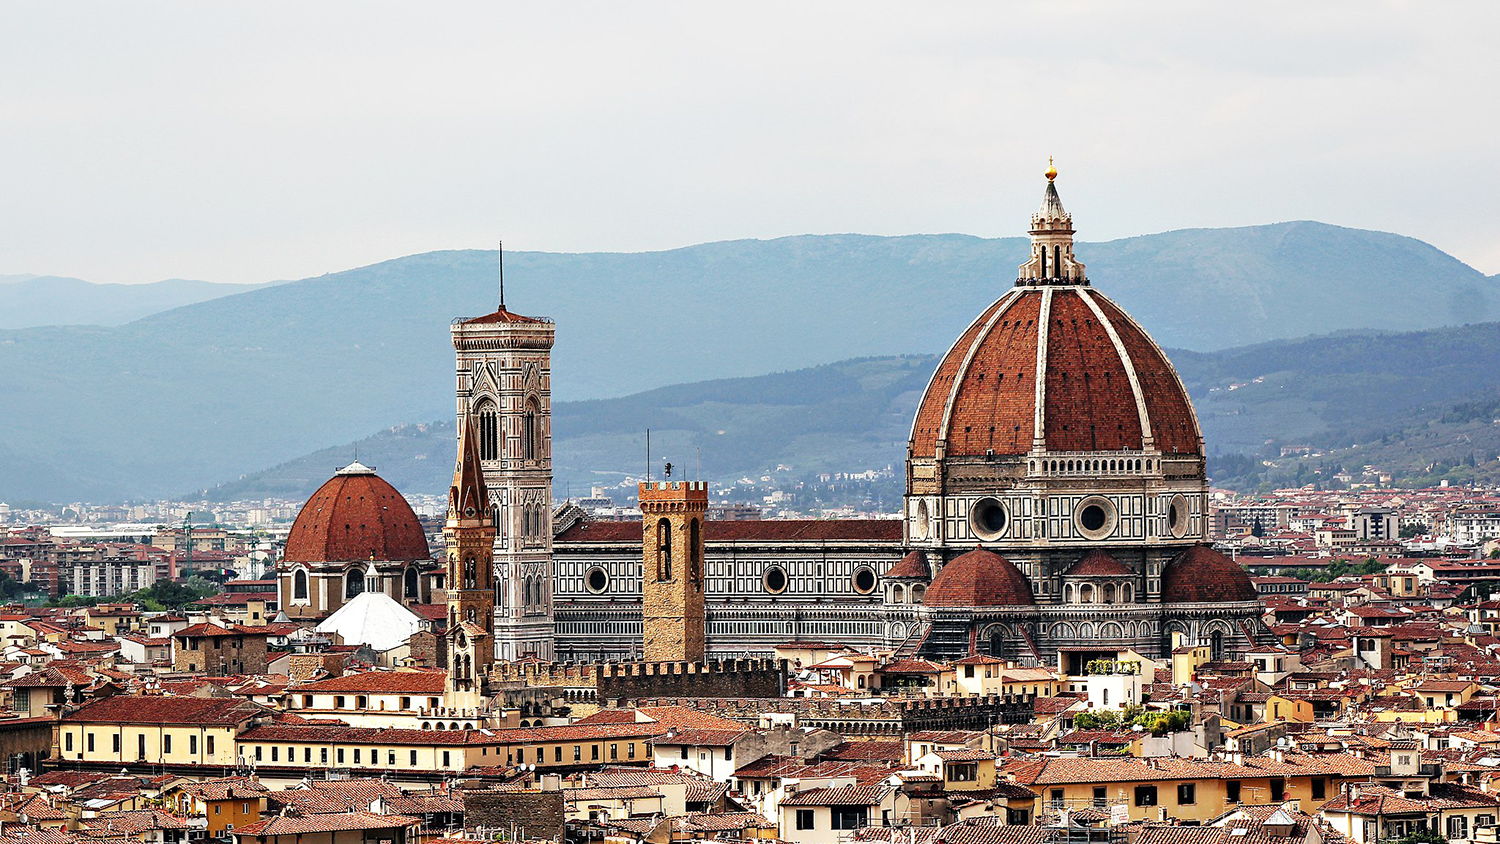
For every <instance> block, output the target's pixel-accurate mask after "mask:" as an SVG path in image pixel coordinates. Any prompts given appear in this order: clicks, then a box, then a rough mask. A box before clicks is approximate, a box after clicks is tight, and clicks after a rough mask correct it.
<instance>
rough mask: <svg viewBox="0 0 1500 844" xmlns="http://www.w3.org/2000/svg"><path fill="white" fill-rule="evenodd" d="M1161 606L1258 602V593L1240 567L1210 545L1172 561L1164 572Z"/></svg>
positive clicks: (1188, 551) (1194, 548)
mask: <svg viewBox="0 0 1500 844" xmlns="http://www.w3.org/2000/svg"><path fill="white" fill-rule="evenodd" d="M1161 595H1162V603H1166V604H1214V603H1227V602H1239V601H1255V600H1258V598H1259V593H1257V592H1256V591H1255V585H1254V584H1253V583H1251V582H1250V575H1249V574H1247V573H1246V572H1245V570H1244V569H1243V568H1241V567H1240V565H1239V564H1238V563H1236V562H1234V561H1233V560H1231V559H1229V558H1228V557H1226V556H1224V555H1223V554H1220V553H1219V552H1218V551H1215V550H1214V549H1213V548H1210V547H1209V546H1207V545H1194V546H1193V547H1191V548H1189V549H1187V550H1186V551H1183V552H1182V553H1180V554H1178V555H1177V556H1175V557H1173V558H1172V561H1171V562H1169V563H1167V565H1166V568H1164V569H1162V573H1161Z"/></svg>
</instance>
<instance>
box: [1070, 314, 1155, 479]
mask: <svg viewBox="0 0 1500 844" xmlns="http://www.w3.org/2000/svg"><path fill="white" fill-rule="evenodd" d="M1078 295H1079V296H1081V297H1083V301H1084V304H1086V305H1088V306H1089V310H1090V311H1093V313H1094V316H1095V317H1097V318H1098V320H1099V324H1100V325H1102V326H1104V331H1105V333H1107V334H1108V335H1109V340H1110V342H1111V343H1113V344H1114V347H1115V354H1116V355H1118V356H1119V358H1120V363H1121V365H1123V366H1124V367H1125V377H1126V378H1128V379H1130V390H1131V392H1132V393H1134V394H1135V412H1136V415H1137V417H1139V419H1140V425H1141V443H1142V445H1143V446H1144V447H1145V448H1147V449H1150V448H1155V439H1154V438H1153V437H1152V436H1151V413H1150V412H1149V411H1148V410H1147V409H1146V394H1145V392H1144V391H1143V390H1142V389H1141V379H1140V378H1139V377H1138V376H1137V375H1136V374H1135V361H1133V360H1131V358H1130V352H1129V351H1127V350H1126V349H1125V343H1124V341H1122V340H1121V339H1120V332H1118V331H1116V330H1115V325H1114V323H1113V322H1112V321H1111V320H1110V318H1109V317H1107V316H1105V314H1104V309H1102V308H1100V307H1099V303H1098V302H1095V301H1094V294H1093V293H1092V292H1090V291H1089V290H1087V289H1085V288H1079V290H1078Z"/></svg>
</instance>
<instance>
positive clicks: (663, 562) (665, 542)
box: [656, 519, 672, 580]
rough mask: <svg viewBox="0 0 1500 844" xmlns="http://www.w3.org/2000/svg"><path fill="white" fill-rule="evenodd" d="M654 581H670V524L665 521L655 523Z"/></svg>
mask: <svg viewBox="0 0 1500 844" xmlns="http://www.w3.org/2000/svg"><path fill="white" fill-rule="evenodd" d="M656 579H657V580H671V579H672V523H671V522H669V521H667V520H666V519H662V520H661V521H659V522H657V523H656Z"/></svg>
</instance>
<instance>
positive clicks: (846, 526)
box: [555, 519, 901, 545]
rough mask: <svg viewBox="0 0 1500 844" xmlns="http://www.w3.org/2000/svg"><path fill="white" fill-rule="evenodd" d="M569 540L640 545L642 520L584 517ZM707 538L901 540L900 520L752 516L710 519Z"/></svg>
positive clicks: (566, 535)
mask: <svg viewBox="0 0 1500 844" xmlns="http://www.w3.org/2000/svg"><path fill="white" fill-rule="evenodd" d="M555 541H556V542H558V543H569V542H625V543H631V544H635V545H639V544H640V542H641V523H640V522H601V521H594V520H592V519H584V520H582V521H580V522H578V523H577V524H575V525H573V526H572V527H570V528H568V529H567V530H565V531H563V532H562V533H560V534H558V535H557V538H556V540H555ZM703 541H704V542H707V543H716V542H820V541H826V542H840V541H843V542H900V541H901V522H900V520H898V519H758V520H755V519H752V520H746V521H709V522H706V523H705V524H704V532H703Z"/></svg>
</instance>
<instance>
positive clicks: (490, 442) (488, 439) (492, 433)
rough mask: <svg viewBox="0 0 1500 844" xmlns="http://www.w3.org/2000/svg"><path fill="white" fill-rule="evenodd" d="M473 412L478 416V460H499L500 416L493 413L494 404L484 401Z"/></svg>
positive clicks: (487, 400)
mask: <svg viewBox="0 0 1500 844" xmlns="http://www.w3.org/2000/svg"><path fill="white" fill-rule="evenodd" d="M474 412H475V413H476V414H477V415H478V416H479V459H480V460H498V459H500V414H498V413H496V412H495V403H494V402H492V401H490V400H489V399H485V400H484V401H481V402H480V403H479V404H478V405H477V406H476V407H475V408H474Z"/></svg>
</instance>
